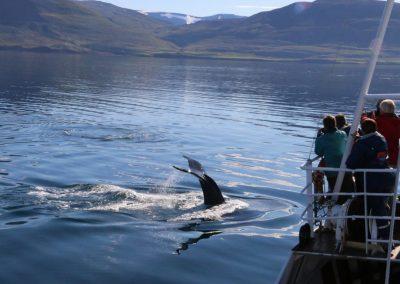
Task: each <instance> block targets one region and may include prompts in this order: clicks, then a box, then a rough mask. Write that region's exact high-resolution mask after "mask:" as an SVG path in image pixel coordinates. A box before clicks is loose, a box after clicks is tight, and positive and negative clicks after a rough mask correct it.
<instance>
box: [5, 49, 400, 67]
mask: <svg viewBox="0 0 400 284" xmlns="http://www.w3.org/2000/svg"><path fill="white" fill-rule="evenodd" d="M0 52H11V53H32V54H54V55H82V56H85V55H91V56H116V57H147V58H172V59H201V60H224V61H261V62H277V63H278V62H279V63H285V62H287V63H315V64H366V63H368V58H367V57H365V58H337V59H330V58H325V59H321V58H296V57H290V58H289V57H287V58H284V57H258V56H255V55H254V56H252V55H240V54H218V55H217V54H201V53H198V54H191V53H143V52H137V53H134V52H127V53H125V54H122V53H111V52H96V51H94V52H93V51H89V52H84V51H73V50H66V49H51V48H48V47H37V48H24V47H0ZM379 63H380V64H385V65H400V59H399V58H387V57H386V58H384V60H380V61H379Z"/></svg>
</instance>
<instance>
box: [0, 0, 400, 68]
mask: <svg viewBox="0 0 400 284" xmlns="http://www.w3.org/2000/svg"><path fill="white" fill-rule="evenodd" d="M383 8H384V2H381V1H375V0H317V1H315V2H312V3H310V2H299V3H295V4H292V5H289V6H286V7H284V8H281V9H277V10H274V11H269V12H263V13H259V14H256V15H254V16H252V17H248V18H240V17H236V16H234V15H225V16H222V15H217V16H216V17H214V18H211V19H210V18H209V19H207V18H206V19H204V18H203V19H202V20H198V21H197V22H196V23H192V24H190V25H185V22H182V20H183V21H185V16H186V15H180V14H170V15H169V16H170V17H166V18H167V19H165V14H167V13H151V14H143V13H140V12H138V11H133V10H129V9H123V8H120V7H117V6H114V5H111V4H108V3H103V2H98V1H72V0H1V1H0V49H7V50H33V51H42V52H44V51H47V52H76V53H89V52H102V53H111V54H128V55H150V56H198V57H218V58H221V57H222V58H262V59H268V60H336V59H337V58H338V54H339V60H353V61H354V60H362V59H364V58H365V55H366V53H367V48H368V46H369V43H370V41H371V40H372V38H373V37H374V36H375V33H376V30H377V27H378V23H379V19H380V16H381V13H382V11H383ZM163 14H164V15H163ZM218 16H219V17H218ZM177 19H178V20H179V19H180V21H181V22H179V23H178V22H176V20H177ZM187 20H188V18H186V24H187V23H188V21H187ZM174 21H175V22H174ZM194 21H195V20H194ZM189 23H191V22H189ZM399 30H400V4H396V5H395V9H394V11H393V17H392V20H391V24H390V28H389V31H388V36H387V39H386V41H385V45H386V47H387V49H386V50H387V51H386V52H387V54H388V56H392V55H394V54H400V37H399V36H398V34H397V36H396V32H397V33H398V31H399Z"/></svg>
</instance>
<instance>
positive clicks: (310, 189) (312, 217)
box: [301, 153, 400, 283]
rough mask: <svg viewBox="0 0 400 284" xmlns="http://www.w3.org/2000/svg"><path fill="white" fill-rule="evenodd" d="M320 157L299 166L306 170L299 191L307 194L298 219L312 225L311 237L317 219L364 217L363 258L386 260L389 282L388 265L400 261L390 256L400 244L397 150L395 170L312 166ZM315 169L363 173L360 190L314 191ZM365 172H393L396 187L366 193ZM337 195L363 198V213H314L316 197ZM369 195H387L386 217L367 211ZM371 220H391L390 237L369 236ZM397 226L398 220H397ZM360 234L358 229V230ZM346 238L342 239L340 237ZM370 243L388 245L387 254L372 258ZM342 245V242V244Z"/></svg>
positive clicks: (335, 196)
mask: <svg viewBox="0 0 400 284" xmlns="http://www.w3.org/2000/svg"><path fill="white" fill-rule="evenodd" d="M319 159H320V157H316V158H313V159H309V160H308V161H307V162H306V163H305V164H304V165H303V166H302V167H301V168H302V169H303V170H305V171H306V173H307V176H306V184H307V185H306V186H305V187H304V189H303V190H302V194H305V195H307V197H308V205H307V206H306V209H305V210H304V212H303V213H302V215H301V218H302V220H303V221H306V222H307V223H308V224H309V225H310V227H311V234H312V236H314V231H315V224H316V223H318V222H319V224H320V225H321V224H322V222H327V221H328V220H344V219H346V220H347V219H351V220H363V221H364V227H365V230H364V232H363V234H364V239H365V244H364V245H365V253H366V254H365V258H366V259H369V260H371V259H374V260H380V261H382V260H384V261H386V275H385V283H389V276H390V267H391V263H392V262H398V263H400V260H399V259H392V257H391V248H392V247H393V246H394V245H400V239H394V227H395V223H396V221H400V217H397V216H396V209H397V204H400V201H399V200H398V183H399V174H400V165H399V164H400V153H399V159H398V166H397V168H396V169H391V168H389V169H344V168H328V167H318V166H313V163H314V162H316V161H318V160H319ZM315 171H320V172H336V173H339V172H342V173H344V174H346V173H348V174H353V175H354V174H356V173H359V175H360V173H362V176H363V186H364V189H363V192H359V191H358V192H315V189H314V183H313V173H314V172H315ZM368 173H394V174H395V175H396V179H395V186H394V190H393V192H390V193H376V192H368V191H367V178H366V176H367V174H368ZM326 188H327V186H324V187H323V191H326V190H325V189H326ZM340 196H348V197H349V198H355V197H363V198H364V200H363V203H364V212H363V213H364V214H363V215H354V214H352V215H347V214H345V215H341V216H333V215H332V214H328V215H326V216H316V214H315V212H316V210H317V209H318V208H317V199H318V198H321V197H325V198H326V197H331V199H332V200H337V199H334V198H339V197H340ZM368 196H380V197H387V198H388V199H389V200H390V199H391V200H392V202H391V212H390V214H388V215H387V216H374V215H370V214H368V206H367V205H368V202H367V197H368ZM372 220H389V221H390V233H389V239H387V240H385V239H374V238H372V236H371V234H370V232H369V225H368V224H369V222H370V221H372ZM399 225H400V223H399ZM360 233H361V232H360ZM342 234H346V232H345V231H342ZM370 236H371V237H370ZM342 239H345V238H342ZM370 244H387V247H388V252H387V254H386V257H385V258H382V257H380V258H379V257H371V256H369V255H368V252H369V246H371V245H370ZM342 245H343V244H342Z"/></svg>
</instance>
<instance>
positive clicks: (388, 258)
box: [385, 152, 400, 284]
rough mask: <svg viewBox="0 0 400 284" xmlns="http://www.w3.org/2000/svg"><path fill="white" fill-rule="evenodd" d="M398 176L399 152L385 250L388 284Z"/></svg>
mask: <svg viewBox="0 0 400 284" xmlns="http://www.w3.org/2000/svg"><path fill="white" fill-rule="evenodd" d="M399 178H400V152H399V155H398V156H397V172H396V182H395V188H394V192H393V200H392V216H391V218H390V232H389V243H388V251H387V259H386V273H385V284H389V280H390V266H391V256H392V254H391V253H392V246H393V234H394V226H395V223H396V222H395V218H396V211H397V210H396V209H397V196H398V188H397V187H398V184H399Z"/></svg>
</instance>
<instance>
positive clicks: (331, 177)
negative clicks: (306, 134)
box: [315, 115, 354, 203]
mask: <svg viewBox="0 0 400 284" xmlns="http://www.w3.org/2000/svg"><path fill="white" fill-rule="evenodd" d="M323 125H324V128H323V129H324V134H322V135H320V136H319V137H317V139H316V140H315V154H317V155H318V156H320V157H322V158H323V159H324V161H325V166H326V167H328V168H340V163H341V160H342V157H343V153H344V150H345V148H346V142H347V135H346V133H345V132H344V131H341V130H338V129H337V125H336V119H335V117H333V116H331V115H327V116H326V117H325V118H324V119H323ZM325 175H326V178H327V180H328V186H329V192H332V191H333V189H334V187H335V183H336V178H337V172H331V171H326V172H325ZM342 191H343V192H349V191H354V185H353V179H352V176H351V175H346V176H345V179H344V181H343V186H342ZM345 199H347V197H342V198H340V200H338V203H344V202H345Z"/></svg>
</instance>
